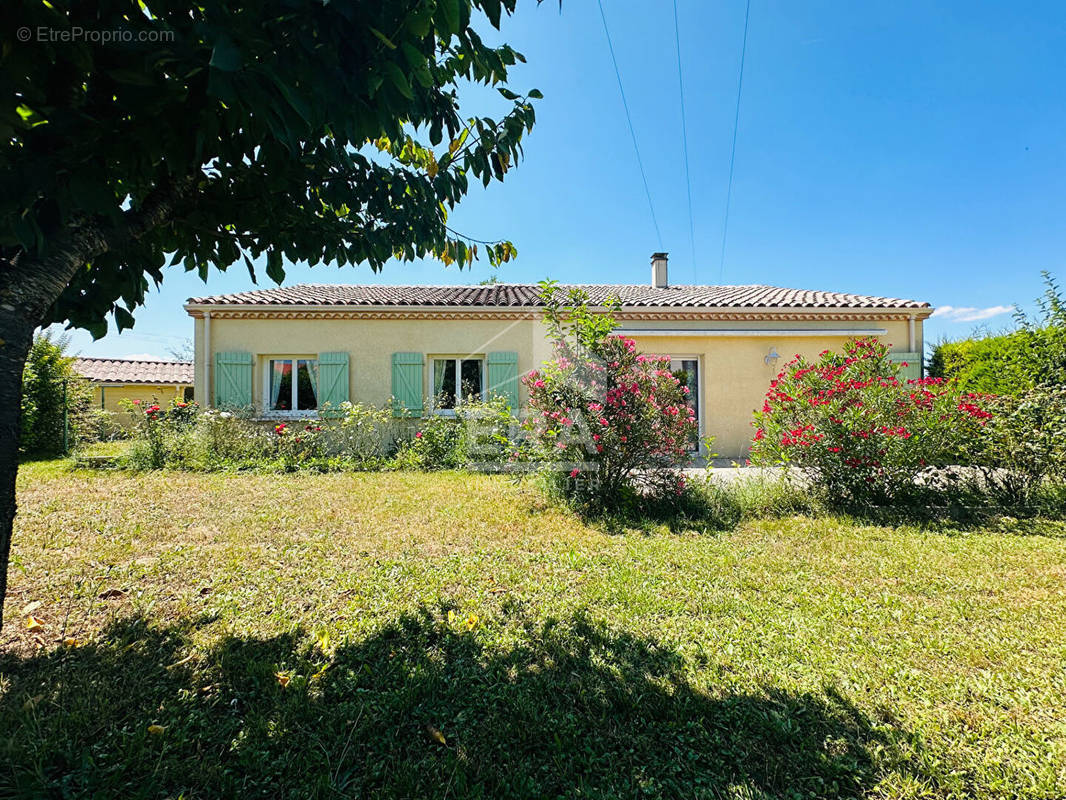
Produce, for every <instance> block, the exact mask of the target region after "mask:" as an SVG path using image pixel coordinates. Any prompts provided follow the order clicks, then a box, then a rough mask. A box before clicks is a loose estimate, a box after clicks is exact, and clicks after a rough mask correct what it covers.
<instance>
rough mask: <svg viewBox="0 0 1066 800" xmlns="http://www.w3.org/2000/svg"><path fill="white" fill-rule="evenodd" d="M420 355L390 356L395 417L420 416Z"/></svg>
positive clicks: (421, 362)
mask: <svg viewBox="0 0 1066 800" xmlns="http://www.w3.org/2000/svg"><path fill="white" fill-rule="evenodd" d="M424 361H425V359H424V358H423V356H422V354H421V353H393V354H392V398H393V413H395V414H396V416H418V417H420V416H422V364H423V362H424Z"/></svg>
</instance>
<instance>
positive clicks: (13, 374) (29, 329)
mask: <svg viewBox="0 0 1066 800" xmlns="http://www.w3.org/2000/svg"><path fill="white" fill-rule="evenodd" d="M33 329H34V325H33V324H32V323H31V322H30V321H29V320H27V319H25V318H24V317H23V316H22V314H21V313H20V311H19V310H18V309H15V308H13V307H11V306H9V305H7V304H6V303H5V304H3V305H0V630H3V625H4V599H5V598H6V597H7V566H8V561H9V559H10V556H11V532H12V527H13V525H14V521H15V478H16V477H17V475H18V467H19V464H18V459H19V417H20V416H21V413H20V412H21V408H22V369H23V366H24V365H25V363H26V356H27V354H28V353H29V350H30V343H31V341H32V339H33Z"/></svg>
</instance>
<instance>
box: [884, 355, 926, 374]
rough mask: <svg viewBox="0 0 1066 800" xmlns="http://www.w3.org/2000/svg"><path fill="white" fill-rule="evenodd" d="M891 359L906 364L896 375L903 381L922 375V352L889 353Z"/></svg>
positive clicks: (896, 362)
mask: <svg viewBox="0 0 1066 800" xmlns="http://www.w3.org/2000/svg"><path fill="white" fill-rule="evenodd" d="M888 358H889V360H890V361H891V362H892V363H893V364H906V365H907V366H905V367H900V370H899V372H898V373H896V376H897V377H898V378H899V379H900V380H901V381H904V380H906V381H912V380H917V379H918V378H920V377H922V354H921V353H889V354H888Z"/></svg>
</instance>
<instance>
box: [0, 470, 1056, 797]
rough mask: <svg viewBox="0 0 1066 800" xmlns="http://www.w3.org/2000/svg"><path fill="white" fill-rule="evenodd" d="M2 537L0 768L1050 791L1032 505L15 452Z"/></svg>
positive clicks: (1038, 547)
mask: <svg viewBox="0 0 1066 800" xmlns="http://www.w3.org/2000/svg"><path fill="white" fill-rule="evenodd" d="M13 555H14V564H13V566H12V570H11V586H10V592H9V597H8V602H7V607H6V614H5V617H6V620H7V622H6V625H5V628H4V631H3V634H2V635H0V731H2V733H3V735H2V736H0V796H9V795H35V794H38V795H53V796H98V797H178V796H183V797H187V798H200V797H213V796H219V795H226V796H240V797H254V796H264V797H294V798H295V797H299V798H302V797H353V798H355V797H368V796H369V797H374V796H388V797H427V796H433V797H457V798H464V797H486V798H503V797H515V796H523V797H548V796H550V797H602V798H614V797H634V796H650V797H658V796H670V797H737V798H762V797H779V796H784V797H813V796H855V795H865V796H872V797H893V798H896V797H944V796H952V797H958V798H964V797H965V798H972V797H1027V798H1038V797H1039V798H1061V797H1063V796H1064V795H1066V668H1064V665H1066V622H1064V621H1066V538H1064V536H1063V532H1062V528H1060V527H1057V526H1055V525H1053V524H1051V523H1048V524H1046V525H1044V524H1042V523H1039V522H1037V523H1031V524H1027V525H1025V526H1024V527H1023V526H1021V525H1010V524H1007V523H1003V524H1001V525H1000V529H998V530H996V531H982V530H970V531H965V530H962V531H950V530H943V529H927V530H922V529H917V528H898V529H893V528H887V527H875V526H868V525H861V524H856V523H851V522H848V521H846V520H842V519H832V518H825V519H809V518H801V517H797V518H792V519H786V520H776V521H773V520H767V521H759V522H754V523H747V524H744V525H742V526H741V527H740V528H738V529H737V530H735V531H732V532H729V533H727V534H719V535H706V534H696V533H687V534H686V533H676V532H670V531H668V530H666V529H665V528H664V529H661V530H653V531H652V532H651V533H648V532H646V531H641V532H637V531H633V532H629V533H616V534H610V533H606V532H603V531H601V530H599V529H597V528H594V527H589V526H586V525H585V524H583V523H582V522H581V521H580V520H579V519H578V518H576V517H575V516H573V515H572V514H570V513H569V512H567V511H565V510H562V509H560V508H558V507H557V506H555V505H552V504H551V503H549V502H548V501H547V500H545V499H544V497H543V496H542V495H541V494H540V493H539V492H538V491H537V489H536V488H535V487H534V486H532V485H530V484H515V483H513V482H511V481H510V480H509V479H507V478H501V477H490V476H476V475H470V474H465V473H439V474H420V473H407V472H395V473H362V474H329V475H311V474H296V475H254V474H232V475H231V474H189V473H178V472H173V473H171V472H154V473H145V474H131V473H112V472H92V471H84V470H83V471H71V470H69V469H68V468H67V467H66V466H65V465H63V464H62V463H61V462H51V463H49V462H38V463H34V464H29V465H26V466H24V467H23V469H22V474H21V476H20V516H19V519H18V522H17V526H16V533H15V548H14V552H13ZM38 604H39V605H38ZM28 616H32V617H34V618H36V619H38V620H39V621H40V624H41V627H39V628H37V629H35V630H31V629H30V628H29V627H27V622H26V620H27V617H28Z"/></svg>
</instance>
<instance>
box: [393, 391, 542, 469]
mask: <svg viewBox="0 0 1066 800" xmlns="http://www.w3.org/2000/svg"><path fill="white" fill-rule="evenodd" d="M530 457H531V454H530V451H529V447H528V443H527V442H526V441H525V432H524V430H523V428H522V425H521V423H520V422H519V420H518V419H517V417H515V416H514V414H513V413H512V411H511V409H510V408H509V407H508V404H507V401H506V400H505V399H504V398H501V397H494V398H492V399H491V400H487V401H485V402H466V403H463V404H462V405H460V406H459V407H458V408H457V409H456V410H455V415H454V416H431V417H427V418H426V419H424V420H421V421H420V422H419V424H418V427H417V430H416V431H415V433H414V435H413V436H412V437H411V438H410V439H408V440H407V441H405V442H404V444H403V445H402V446H401V447H400V450H399V452H398V453H397V457H396V461H397V464H398V465H399V466H401V467H404V468H408V469H422V470H437V469H459V468H464V467H465V468H474V469H479V470H495V469H500V470H502V469H505V468H507V466H508V465H510V464H513V463H515V462H520V461H527V460H529V459H530Z"/></svg>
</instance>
